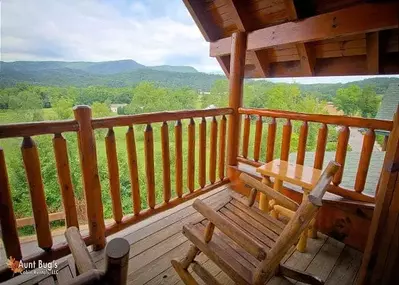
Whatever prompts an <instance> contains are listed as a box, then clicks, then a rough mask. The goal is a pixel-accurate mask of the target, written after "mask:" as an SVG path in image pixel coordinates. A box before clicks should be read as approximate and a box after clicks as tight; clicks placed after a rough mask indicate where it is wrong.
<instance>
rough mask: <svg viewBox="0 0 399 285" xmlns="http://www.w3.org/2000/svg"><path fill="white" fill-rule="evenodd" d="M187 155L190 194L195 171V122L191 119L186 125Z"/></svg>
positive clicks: (192, 188) (192, 189)
mask: <svg viewBox="0 0 399 285" xmlns="http://www.w3.org/2000/svg"><path fill="white" fill-rule="evenodd" d="M187 128H188V155H187V188H188V190H189V191H190V192H193V191H194V171H195V122H194V120H193V118H191V119H190V123H189V124H188V127H187Z"/></svg>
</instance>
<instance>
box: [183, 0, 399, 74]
mask: <svg viewBox="0 0 399 285" xmlns="http://www.w3.org/2000/svg"><path fill="white" fill-rule="evenodd" d="M183 2H184V3H185V5H186V6H187V9H188V11H189V12H190V14H191V16H192V17H193V19H194V21H195V23H196V24H197V26H198V28H199V29H200V31H201V32H202V34H203V36H204V38H205V39H206V40H207V41H208V42H210V55H211V56H212V57H216V59H217V60H218V62H219V64H220V66H221V67H222V69H223V71H224V72H225V73H226V76H228V75H229V72H230V45H231V40H232V34H233V33H234V32H237V31H240V32H246V33H248V40H247V53H246V64H245V77H247V78H257V77H260V78H262V77H301V76H340V75H370V74H395V73H399V64H398V62H399V43H398V36H399V29H398V27H399V24H398V22H399V20H398V17H399V16H398V10H399V4H398V3H397V2H396V1H365V0H337V1H326V0H311V1H300V0H245V1H244V0H206V1H198V0H183ZM366 2H367V3H366ZM370 2H372V3H370Z"/></svg>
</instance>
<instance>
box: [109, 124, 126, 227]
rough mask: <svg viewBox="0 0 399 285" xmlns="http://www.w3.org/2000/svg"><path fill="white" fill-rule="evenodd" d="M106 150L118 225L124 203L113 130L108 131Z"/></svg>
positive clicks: (115, 218) (114, 210) (113, 211)
mask: <svg viewBox="0 0 399 285" xmlns="http://www.w3.org/2000/svg"><path fill="white" fill-rule="evenodd" d="M105 150H106V153H107V161H108V174H109V188H110V194H111V201H112V213H113V215H114V220H115V222H117V223H120V222H121V221H122V216H123V214H122V202H121V190H120V183H119V166H118V156H117V153H116V142H115V133H114V130H113V129H112V128H110V129H108V133H107V136H106V137H105Z"/></svg>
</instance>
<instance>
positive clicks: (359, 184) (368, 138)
mask: <svg viewBox="0 0 399 285" xmlns="http://www.w3.org/2000/svg"><path fill="white" fill-rule="evenodd" d="M374 142H375V133H374V130H371V129H369V130H367V132H366V134H365V135H364V137H363V146H362V153H361V155H360V160H359V166H358V168H357V174H356V180H355V191H356V192H360V193H361V192H363V190H364V185H365V184H366V178H367V172H368V170H369V166H370V160H371V154H372V152H373V148H374Z"/></svg>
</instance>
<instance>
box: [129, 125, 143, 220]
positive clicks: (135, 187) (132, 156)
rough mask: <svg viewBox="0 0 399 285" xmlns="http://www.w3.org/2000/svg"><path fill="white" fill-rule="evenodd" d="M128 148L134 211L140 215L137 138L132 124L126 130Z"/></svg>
mask: <svg viewBox="0 0 399 285" xmlns="http://www.w3.org/2000/svg"><path fill="white" fill-rule="evenodd" d="M126 150H127V160H128V165H129V173H130V184H131V187H132V200H133V201H132V203H133V213H134V214H135V215H138V214H139V213H140V211H141V198H140V184H139V173H138V166H137V152H136V139H135V137H134V129H133V126H130V127H129V128H128V130H127V132H126Z"/></svg>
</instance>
